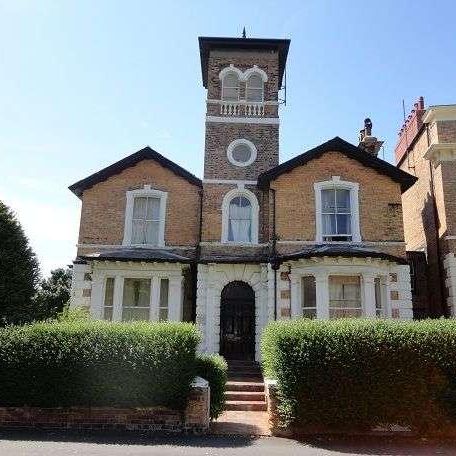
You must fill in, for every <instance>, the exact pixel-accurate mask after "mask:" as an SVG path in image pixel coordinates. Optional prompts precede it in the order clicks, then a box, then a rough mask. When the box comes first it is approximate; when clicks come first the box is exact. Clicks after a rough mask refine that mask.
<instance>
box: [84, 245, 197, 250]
mask: <svg viewBox="0 0 456 456" xmlns="http://www.w3.org/2000/svg"><path fill="white" fill-rule="evenodd" d="M76 247H77V248H81V249H83V248H86V249H117V248H120V249H121V248H132V247H134V248H135V249H149V248H150V246H149V245H133V246H131V245H124V244H76ZM160 249H163V250H173V249H187V250H194V249H196V246H195V245H163V246H160Z"/></svg>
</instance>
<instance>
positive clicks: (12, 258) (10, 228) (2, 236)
mask: <svg viewBox="0 0 456 456" xmlns="http://www.w3.org/2000/svg"><path fill="white" fill-rule="evenodd" d="M0 258H1V260H0V326H6V325H11V324H23V323H26V322H31V321H33V320H34V319H35V318H36V312H35V307H34V303H33V300H32V298H33V295H34V294H35V292H36V287H37V284H38V280H39V276H40V271H39V266H38V260H37V259H36V256H35V254H34V252H33V250H32V248H31V247H30V244H29V241H28V239H27V237H26V236H25V234H24V231H23V230H22V227H21V225H20V223H19V221H18V220H17V218H16V216H15V215H14V213H13V211H11V209H9V208H8V207H7V206H6V205H5V204H3V203H2V202H1V201H0Z"/></svg>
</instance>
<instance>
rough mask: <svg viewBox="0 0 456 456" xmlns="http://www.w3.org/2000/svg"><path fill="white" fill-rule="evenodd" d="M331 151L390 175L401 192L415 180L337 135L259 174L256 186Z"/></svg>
mask: <svg viewBox="0 0 456 456" xmlns="http://www.w3.org/2000/svg"><path fill="white" fill-rule="evenodd" d="M332 151H335V152H340V153H342V154H344V155H345V156H347V157H348V158H352V159H353V160H357V161H359V162H360V163H362V164H363V165H364V166H367V167H369V168H373V169H375V170H376V171H377V172H379V173H380V174H384V175H386V176H388V177H390V178H391V179H392V180H393V181H395V182H397V183H398V184H400V185H401V190H402V192H405V191H406V190H407V189H409V188H410V187H411V186H412V185H413V184H414V183H415V182H416V180H417V178H416V177H415V176H412V175H411V174H408V173H406V172H405V171H402V170H401V169H399V168H396V167H395V166H393V165H391V164H390V163H388V162H386V161H385V160H382V159H380V158H377V157H374V156H373V155H370V154H369V153H367V152H365V151H364V150H362V149H360V148H359V147H356V146H354V145H353V144H350V143H349V142H347V141H344V140H343V139H342V138H339V136H336V137H335V138H333V139H330V140H329V141H327V142H325V143H323V144H320V145H319V146H317V147H315V148H314V149H311V150H308V151H307V152H304V153H303V154H301V155H298V156H297V157H294V158H292V159H291V160H288V161H286V162H285V163H282V164H280V165H279V166H276V167H275V168H272V169H270V170H268V171H266V172H264V173H262V174H260V176H259V177H258V186H259V187H262V188H264V187H267V186H268V185H269V183H270V182H271V181H273V180H275V179H276V178H277V177H279V176H281V175H282V174H284V173H288V172H290V171H292V170H293V169H294V168H296V167H298V166H301V165H304V164H306V163H307V162H309V161H310V160H313V159H314V158H318V157H320V156H322V155H323V154H324V153H326V152H332Z"/></svg>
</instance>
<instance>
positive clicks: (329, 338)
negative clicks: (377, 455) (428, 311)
mask: <svg viewBox="0 0 456 456" xmlns="http://www.w3.org/2000/svg"><path fill="white" fill-rule="evenodd" d="M262 356H263V360H264V361H263V368H264V370H265V374H266V376H268V377H270V378H276V379H277V380H278V397H279V406H278V412H279V417H280V420H281V424H282V425H283V426H288V425H295V426H297V427H299V428H305V427H307V428H309V426H310V427H311V426H316V427H319V426H323V427H332V428H351V429H353V428H361V429H362V428H372V427H374V426H376V425H388V424H399V425H404V426H411V427H412V429H417V430H422V431H423V430H424V431H426V430H428V431H429V430H432V429H434V430H435V429H438V428H441V427H442V426H445V425H446V424H451V423H453V422H454V418H455V416H456V321H455V320H425V321H419V322H398V321H392V320H389V321H386V320H356V319H344V320H334V321H321V320H320V321H317V320H305V319H302V320H296V321H293V322H275V323H272V324H270V325H269V326H268V327H267V328H266V330H265V332H264V334H263V338H262Z"/></svg>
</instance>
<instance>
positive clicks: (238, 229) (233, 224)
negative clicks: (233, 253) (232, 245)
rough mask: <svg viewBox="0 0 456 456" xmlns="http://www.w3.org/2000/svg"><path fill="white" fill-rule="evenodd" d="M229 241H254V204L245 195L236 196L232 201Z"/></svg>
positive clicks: (229, 218)
mask: <svg viewBox="0 0 456 456" xmlns="http://www.w3.org/2000/svg"><path fill="white" fill-rule="evenodd" d="M228 241H229V242H240V243H242V242H252V205H251V204H250V201H249V200H248V199H247V198H246V197H245V196H235V197H234V198H233V199H232V200H231V201H230V208H229V214H228Z"/></svg>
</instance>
